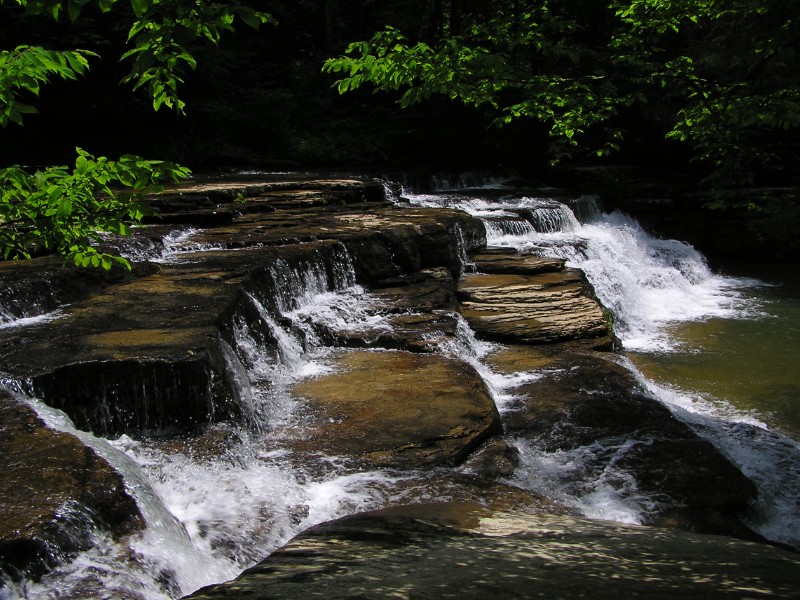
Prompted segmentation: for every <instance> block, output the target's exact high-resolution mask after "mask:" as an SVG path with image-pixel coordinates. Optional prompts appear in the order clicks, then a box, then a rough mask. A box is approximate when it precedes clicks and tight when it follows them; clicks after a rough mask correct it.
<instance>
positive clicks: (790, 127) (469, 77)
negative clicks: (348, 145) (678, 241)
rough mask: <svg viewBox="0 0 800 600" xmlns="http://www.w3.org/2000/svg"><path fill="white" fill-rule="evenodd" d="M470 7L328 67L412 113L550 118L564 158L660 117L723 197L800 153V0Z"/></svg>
mask: <svg viewBox="0 0 800 600" xmlns="http://www.w3.org/2000/svg"><path fill="white" fill-rule="evenodd" d="M470 4H471V3H467V2H466V0H451V1H450V2H444V3H440V5H442V6H443V9H442V10H443V13H444V14H443V18H442V19H440V21H441V23H442V26H441V27H440V34H439V35H438V36H437V37H436V38H435V39H432V40H429V39H424V40H423V39H420V40H416V41H415V40H411V39H409V38H407V37H406V36H405V35H404V34H403V33H401V32H400V31H399V30H397V29H394V28H391V27H389V28H386V29H384V30H382V31H378V32H377V33H375V34H374V35H373V36H372V37H371V39H369V40H367V41H360V42H354V43H351V44H350V45H349V46H348V47H347V49H346V50H345V52H344V53H343V54H342V55H340V56H338V57H335V58H331V59H328V60H327V61H326V62H325V64H324V67H323V70H324V71H326V72H328V73H333V74H336V75H338V76H339V77H340V79H339V80H338V81H337V82H336V83H335V86H336V87H337V89H338V91H339V92H340V93H347V92H351V91H353V90H356V89H359V88H361V87H364V86H367V85H369V86H371V87H372V88H373V89H375V90H376V91H384V92H391V93H398V94H399V103H400V105H401V106H409V105H412V104H415V103H418V102H420V101H422V100H425V99H427V98H429V97H431V96H432V95H443V96H445V97H448V98H450V99H452V100H455V101H459V102H462V103H464V104H466V105H470V106H474V107H478V108H481V109H482V110H487V111H489V112H491V114H493V115H494V120H495V121H494V122H495V123H496V124H498V125H508V124H510V123H514V122H516V121H518V120H519V119H521V118H527V119H535V120H538V121H540V122H542V123H545V124H546V125H547V126H548V128H549V132H550V137H551V152H552V154H553V158H554V160H555V161H558V160H562V159H564V158H569V157H571V156H573V155H575V153H576V152H577V153H580V154H581V155H583V156H586V154H585V153H586V152H588V151H592V152H596V153H597V155H600V156H604V155H607V154H608V153H609V152H610V151H612V150H617V149H619V147H620V143H621V142H622V141H623V140H624V134H625V133H626V132H625V131H624V129H623V128H622V125H623V124H624V123H625V121H626V118H628V117H630V115H631V114H639V115H640V116H642V115H647V116H649V118H657V119H658V120H657V121H656V122H651V123H650V124H649V126H650V127H652V128H654V129H660V130H662V131H663V133H664V134H665V136H666V138H667V139H668V140H671V141H674V142H679V143H682V144H685V145H688V146H689V147H690V149H691V152H692V154H693V159H694V160H695V161H697V162H698V163H700V164H701V165H703V167H704V168H705V169H706V172H707V174H708V177H707V182H708V183H709V184H711V185H713V186H714V187H716V188H718V189H719V188H724V187H726V186H732V185H742V184H746V183H749V182H752V180H753V177H754V176H755V174H756V173H758V172H760V171H764V170H765V169H769V168H780V167H781V165H782V162H783V161H784V160H785V159H786V157H787V156H791V154H792V152H793V151H794V150H796V148H793V147H790V146H791V142H790V140H789V138H788V136H787V133H786V132H790V133H795V134H796V132H797V130H798V128H800V14H799V13H800V11H799V10H798V6H797V3H784V2H780V1H778V0H767V1H765V2H755V1H753V0H724V1H723V0H610V1H609V2H607V3H605V4H602V3H584V2H570V1H568V0H529V1H524V0H513V1H512V0H508V1H497V2H493V3H492V10H493V12H492V14H491V16H489V17H488V18H487V17H486V16H485V15H484V14H483V13H479V12H473V13H470V12H469V11H468V10H466V8H467V7H468V6H469V5H470ZM448 10H449V16H450V18H449V20H448V19H447V18H446V17H447V16H448V14H447V13H448ZM456 10H458V14H457V16H458V19H457V23H458V25H457V26H455V25H453V23H454V18H453V17H454V16H455V15H456ZM448 23H449V25H448Z"/></svg>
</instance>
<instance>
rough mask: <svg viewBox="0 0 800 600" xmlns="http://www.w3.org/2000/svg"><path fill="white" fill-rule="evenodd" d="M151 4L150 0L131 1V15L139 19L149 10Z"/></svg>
mask: <svg viewBox="0 0 800 600" xmlns="http://www.w3.org/2000/svg"><path fill="white" fill-rule="evenodd" d="M151 3H152V0H131V8H133V13H134V14H135V15H136V16H137V17H138V18H140V19H141V18H142V17H143V16H144V15H145V14H146V13H147V11H148V10H150V5H151Z"/></svg>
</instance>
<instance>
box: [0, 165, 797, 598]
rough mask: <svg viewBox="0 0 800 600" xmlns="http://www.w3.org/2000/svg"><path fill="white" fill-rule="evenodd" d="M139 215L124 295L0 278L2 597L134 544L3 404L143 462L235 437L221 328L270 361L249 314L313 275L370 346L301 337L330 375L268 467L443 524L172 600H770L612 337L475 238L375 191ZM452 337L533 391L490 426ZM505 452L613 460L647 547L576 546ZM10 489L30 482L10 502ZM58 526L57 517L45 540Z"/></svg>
mask: <svg viewBox="0 0 800 600" xmlns="http://www.w3.org/2000/svg"><path fill="white" fill-rule="evenodd" d="M152 206H153V207H154V209H156V211H157V212H158V213H159V214H160V218H156V219H153V220H152V222H150V223H148V224H146V225H144V226H142V227H139V228H136V230H135V232H134V234H133V236H132V238H131V239H129V240H126V241H125V242H124V244H125V245H124V247H125V248H128V250H127V251H128V252H133V253H135V255H134V256H132V258H133V263H134V266H133V269H132V271H131V272H129V273H128V272H122V271H121V270H112V272H110V273H107V274H103V273H99V272H96V271H86V270H80V269H75V268H72V267H69V266H62V265H61V264H60V262H59V261H57V260H56V259H54V258H52V257H50V258H47V257H45V258H37V259H34V260H32V261H29V262H24V263H23V262H20V263H11V262H0V290H2V291H1V292H0V301H1V302H2V307H3V314H2V317H3V320H4V321H7V322H6V323H5V324H4V326H3V327H2V328H0V373H2V376H3V379H4V383H5V387H6V388H8V390H10V391H7V392H6V391H4V392H2V394H0V416H1V418H2V421H1V422H0V452H2V454H3V456H4V464H5V465H6V467H5V469H4V470H3V471H2V473H0V524H2V526H1V527H0V570H3V571H4V572H6V573H7V574H10V575H11V576H12V578H16V577H28V578H34V579H35V578H36V577H38V576H40V575H41V574H42V573H44V572H46V571H47V570H48V569H52V568H53V567H55V566H56V565H57V564H59V562H63V561H66V560H70V557H71V556H74V554H75V552H78V551H80V550H81V549H83V546H82V540H84V539H85V538H86V536H85V535H84V536H83V537H82V535H83V534H85V531H83V530H82V528H84V527H85V528H86V529H87V530H88V529H92V528H95V529H96V528H100V529H101V530H105V531H107V532H109V534H110V535H112V536H117V537H122V536H125V535H131V534H133V533H135V532H136V531H138V530H139V529H141V528H142V527H143V522H142V517H141V515H140V514H139V511H138V509H137V507H136V504H135V502H134V501H133V500H132V499H131V498H130V497H129V496H128V495H127V493H126V492H125V490H124V486H122V484H121V477H120V476H119V475H118V474H117V473H116V472H115V471H114V470H113V468H112V467H111V466H110V465H108V464H107V463H106V462H105V461H104V460H103V459H102V458H100V457H98V456H97V455H96V454H95V453H94V452H93V451H92V450H91V449H89V448H87V447H86V446H84V445H83V443H82V442H81V441H80V440H79V439H78V438H77V437H74V436H72V435H70V434H67V433H62V432H57V431H53V430H51V429H49V428H48V427H47V426H46V425H45V423H44V422H43V421H42V420H41V419H40V418H39V417H37V416H36V413H35V412H34V410H33V409H32V408H31V406H30V405H29V403H27V402H26V401H25V397H26V396H33V397H36V398H39V399H40V400H41V401H42V402H44V403H45V404H47V405H49V406H52V407H54V408H57V409H60V410H62V411H64V412H65V413H66V414H67V415H68V416H69V417H70V418H71V419H72V421H73V422H74V424H75V425H76V427H77V428H79V429H82V430H86V431H90V432H93V433H95V434H96V435H101V436H110V437H116V436H119V435H122V434H126V435H128V436H131V437H132V438H148V439H160V440H164V443H165V444H168V443H170V440H186V439H195V438H197V439H201V438H203V436H204V435H206V433H207V432H208V431H209V429H210V428H212V427H213V426H214V424H216V423H226V422H237V423H239V422H245V423H246V422H247V421H248V419H250V418H251V417H252V412H253V406H252V398H249V397H248V394H247V393H246V390H243V387H242V382H241V380H240V379H241V376H240V374H241V372H242V370H243V369H244V367H243V364H242V362H243V361H244V360H245V358H244V357H242V356H239V355H237V353H236V351H235V346H236V332H237V329H240V328H242V327H246V328H247V329H248V330H249V331H250V333H251V335H252V336H253V338H254V339H255V340H256V341H257V342H258V343H259V344H260V347H261V349H262V351H263V352H266V353H276V352H278V340H276V339H275V334H274V332H273V331H272V330H270V328H269V327H267V326H266V325H265V322H264V319H263V315H262V314H261V312H260V311H261V309H263V308H264V307H263V306H260V304H259V303H261V304H262V305H267V309H268V310H272V314H277V313H278V312H280V309H281V307H285V306H287V305H291V303H292V302H293V299H292V298H291V297H290V295H287V294H288V293H289V292H288V290H289V288H290V287H291V286H289V285H288V282H289V280H291V279H292V278H296V277H301V275H298V274H301V273H304V272H307V271H308V270H309V269H313V270H314V272H315V273H316V276H317V277H318V279H319V280H320V281H321V282H322V283H321V285H323V287H324V288H325V290H324V291H335V290H339V289H343V288H346V287H347V286H352V285H353V284H356V283H358V284H360V285H362V286H363V287H364V288H366V289H367V290H368V291H369V292H370V294H371V295H372V296H373V297H374V298H375V299H376V303H375V306H374V307H373V308H372V310H373V311H374V313H375V314H380V315H381V316H382V318H384V319H385V320H386V322H387V323H388V324H390V327H386V328H384V329H381V330H378V331H374V330H369V331H368V330H367V328H366V327H365V329H364V330H363V331H362V330H357V329H356V330H354V329H352V328H349V329H344V328H343V329H337V327H336V326H335V325H333V324H330V323H322V322H320V323H312V325H313V327H315V335H316V336H317V337H318V338H319V340H321V342H322V343H324V344H325V345H327V346H329V347H331V348H332V351H331V361H332V364H333V365H334V366H335V368H334V369H333V370H332V371H331V372H328V373H326V374H323V375H320V376H317V377H313V378H308V379H305V380H302V381H300V382H298V383H296V384H295V385H294V386H293V387H292V389H291V393H292V395H293V397H295V398H297V399H299V400H301V401H302V402H303V405H304V407H305V409H304V410H305V413H304V414H305V417H304V418H305V421H304V423H305V425H306V427H307V430H306V432H307V433H306V434H304V435H303V436H302V439H300V436H297V437H294V438H292V437H291V436H289V438H290V439H289V440H288V441H287V444H288V445H289V446H290V447H291V448H292V449H293V451H295V452H297V453H303V452H308V453H314V452H316V453H325V454H330V455H335V456H338V457H342V458H343V459H346V460H349V461H352V462H353V464H357V465H362V466H366V467H368V468H385V469H392V470H393V472H411V471H413V470H420V469H422V470H425V469H427V470H430V473H431V476H430V479H429V480H428V484H427V485H429V486H430V488H431V490H435V488H436V487H437V486H441V487H442V489H446V490H448V491H449V493H450V494H451V496H453V497H456V498H458V499H460V500H464V501H465V502H461V503H450V504H441V505H427V506H411V507H400V508H394V509H387V510H386V511H383V512H377V513H370V514H367V515H362V516H354V517H351V518H347V519H344V520H341V521H336V522H333V523H330V524H323V525H321V526H318V527H316V528H314V529H312V530H310V531H308V532H307V533H305V534H302V535H301V536H300V537H298V538H297V539H295V540H294V541H293V542H291V543H290V544H289V545H287V546H286V547H284V548H283V549H281V550H279V551H278V552H276V553H275V554H274V555H272V556H270V557H268V558H266V559H265V560H264V562H262V563H261V564H259V565H257V566H256V567H253V568H252V569H250V570H248V571H246V572H245V573H244V574H242V575H241V576H240V577H239V578H238V579H237V580H235V581H233V582H230V583H227V584H222V585H219V586H216V587H214V588H209V589H204V590H201V591H199V592H197V593H196V594H194V595H193V596H191V597H193V598H218V597H219V598H222V597H225V598H273V597H274V598H301V597H303V598H306V597H309V598H315V597H323V596H324V597H326V598H351V597H376V598H377V597H386V598H389V597H419V598H445V597H455V596H456V595H458V597H464V598H471V597H476V598H477V597H479V596H480V597H485V594H487V593H492V594H500V595H501V597H502V596H511V595H514V596H517V597H528V598H538V597H551V598H552V597H557V598H558V597H562V598H563V597H573V596H571V595H570V593H571V592H575V591H576V590H578V589H579V588H580V589H585V587H583V588H581V587H580V586H589V585H592V582H602V583H603V586H601V588H597V587H594V588H593V589H594V590H598V589H601V591H602V593H599V592H598V593H597V594H595V592H592V593H593V595H598V597H611V596H612V595H614V596H617V595H619V594H629V595H633V596H639V595H642V596H643V595H644V594H645V593H646V594H647V595H648V597H659V598H660V597H663V598H667V597H674V596H673V595H674V594H677V593H680V594H684V595H685V594H689V595H695V596H697V597H700V596H702V597H704V598H706V597H717V596H720V597H721V596H723V595H726V596H727V595H730V596H731V597H760V596H765V595H769V596H771V597H789V596H790V592H792V591H793V588H792V585H791V580H792V577H793V576H794V573H796V570H797V567H798V558H797V555H795V554H792V553H789V552H785V551H783V550H780V549H776V548H773V547H771V546H768V545H765V544H758V543H755V542H754V541H753V540H756V541H757V540H758V536H756V535H755V534H753V533H752V532H751V531H750V530H749V529H748V528H747V527H746V525H745V524H744V523H745V521H746V515H747V510H748V506H749V504H750V503H752V502H753V500H754V498H755V496H756V491H755V488H754V486H753V485H752V484H751V483H750V482H749V480H747V478H746V477H745V476H744V475H742V473H741V472H739V470H738V469H736V468H735V467H734V466H733V465H732V464H731V463H730V462H728V460H727V459H726V458H725V457H723V456H722V455H721V454H719V452H718V451H716V450H715V449H714V447H713V446H711V444H709V443H708V442H706V441H704V440H702V439H701V438H699V437H698V436H697V435H696V434H694V433H693V432H692V431H691V429H689V427H687V426H686V425H684V424H682V423H681V422H679V421H677V420H676V419H675V418H674V417H673V416H672V415H671V414H670V413H669V411H667V410H666V409H665V408H664V407H663V406H661V405H660V404H658V403H657V402H656V401H654V400H653V399H651V398H649V397H647V396H646V395H644V394H642V393H641V391H640V390H639V389H638V386H637V384H636V382H635V381H634V380H633V378H632V377H631V376H630V374H628V373H627V372H626V371H625V370H624V369H622V368H621V367H619V366H618V365H617V364H616V363H615V362H614V361H613V360H611V358H613V353H614V350H615V348H616V347H617V346H618V342H617V341H616V339H615V337H614V335H613V330H612V326H611V320H610V318H609V316H608V314H607V312H606V311H605V310H604V308H603V307H602V306H601V305H600V303H599V302H598V301H597V299H596V298H595V296H594V293H593V291H592V289H591V286H590V285H589V283H588V282H587V281H586V279H585V278H584V277H583V274H582V273H580V272H579V271H576V270H574V269H568V268H565V266H564V263H563V261H560V260H556V259H546V258H536V257H531V256H521V255H517V254H515V253H513V252H507V251H500V250H496V249H487V248H486V235H485V230H484V226H483V224H482V222H481V221H480V220H478V219H476V218H473V217H471V216H470V215H468V214H466V213H463V212H459V211H455V210H448V209H437V210H431V209H423V208H417V207H413V206H410V205H403V204H402V203H401V202H397V203H392V202H389V201H388V200H387V199H386V197H385V191H384V185H383V183H382V182H380V181H377V180H369V179H349V178H312V177H290V176H282V177H272V178H263V179H261V180H248V181H225V180H216V181H215V180H210V181H207V182H195V183H192V184H188V185H184V186H179V187H176V188H174V189H171V190H170V191H169V192H168V193H165V194H163V195H161V196H159V197H158V198H154V199H153V200H152ZM108 243H109V246H110V248H112V249H114V248H117V247H120V248H121V247H123V246H122V245H120V246H117V244H122V242H118V241H116V240H109V241H108ZM467 264H469V265H474V267H473V269H472V270H473V272H470V273H466V274H465V273H464V269H465V266H466V265H467ZM254 298H256V299H258V301H259V302H254V300H253V299H254ZM54 311H55V312H54ZM462 318H463V319H464V320H465V321H466V322H467V323H468V324H469V325H470V326H471V328H472V330H473V331H474V332H475V333H476V335H477V336H479V337H480V338H483V339H486V340H493V341H498V342H502V343H503V344H506V345H505V346H503V347H502V349H501V350H499V351H497V352H495V353H494V354H492V355H491V356H489V357H488V358H487V359H486V360H487V364H489V365H490V366H491V368H492V369H493V370H494V371H495V372H497V373H501V374H504V373H505V374H512V373H515V372H519V371H526V372H527V371H533V370H537V369H538V370H541V372H542V373H544V374H545V376H542V377H540V378H534V379H533V380H531V381H529V382H528V383H525V385H523V386H521V387H520V388H519V389H517V390H515V392H516V394H515V400H514V402H515V403H516V405H515V406H514V407H513V410H511V411H510V412H508V414H506V415H504V417H503V420H502V422H501V416H500V414H499V413H498V409H497V407H496V406H495V403H494V401H493V398H492V394H491V391H490V390H489V389H488V388H487V385H486V384H485V383H484V381H483V379H482V378H481V377H480V375H479V374H478V372H477V371H476V369H475V367H474V366H472V364H470V363H469V362H466V361H464V360H461V359H458V358H456V357H454V356H453V355H452V354H448V353H447V352H446V351H445V349H446V348H447V347H448V345H449V344H453V343H455V342H456V341H457V339H458V336H459V331H460V328H462V327H463V321H462ZM14 319H23V320H29V321H30V322H29V323H27V321H17V323H16V324H15V323H14ZM312 320H313V319H312ZM23 323H26V324H24V325H23ZM587 390H591V391H587ZM522 434H524V435H526V436H529V437H531V436H532V437H534V438H535V439H537V440H538V443H540V444H541V445H542V447H544V448H554V449H555V448H561V449H569V448H580V447H588V446H591V445H592V444H595V443H597V442H599V441H601V440H602V441H605V442H608V441H609V440H614V439H623V438H625V439H629V438H631V436H634V438H635V439H637V440H639V441H640V443H637V444H635V448H633V449H632V451H631V452H630V453H629V454H627V455H626V456H625V461H627V463H628V464H627V465H626V468H627V469H628V470H629V471H630V472H632V473H634V474H635V475H636V476H637V478H638V481H639V482H640V485H641V487H642V489H644V490H647V491H651V492H654V493H659V494H660V495H661V496H662V497H663V498H664V502H663V509H662V510H661V511H660V512H658V513H657V514H656V516H654V517H653V523H652V524H653V525H661V526H664V527H659V528H635V527H623V526H618V525H612V524H607V523H600V522H588V521H585V520H581V519H578V518H576V517H574V516H572V515H571V514H570V513H571V511H570V510H569V509H567V508H566V507H562V506H558V503H557V502H553V501H552V500H548V499H546V498H543V497H542V496H540V495H537V494H536V493H534V492H531V491H527V490H525V489H523V488H521V487H519V486H517V485H515V483H514V473H515V470H516V469H517V468H518V466H519V464H518V462H519V457H518V456H517V455H516V454H515V452H514V450H513V447H512V444H511V443H510V442H511V440H512V439H513V438H514V436H517V435H522ZM21 448H26V449H27V450H25V451H23V450H21ZM210 451H213V448H211V449H210ZM54 452H55V453H57V455H58V460H57V462H53V453H54ZM22 455H24V459H23V458H21V456H22ZM12 458H13V460H12ZM603 460H604V459H603V457H598V462H597V465H595V467H596V468H597V469H602V467H603V463H602V461H603ZM595 467H592V468H595ZM54 470H57V471H58V475H57V476H56V474H54ZM29 473H40V474H41V477H39V478H38V479H37V484H36V485H37V486H38V487H36V489H35V490H34V489H32V490H31V491H30V492H25V493H23V492H22V491H20V490H22V487H20V486H22V483H21V482H23V481H25V478H26V477H27V475H26V474H29ZM25 489H27V488H25ZM65 506H74V507H79V510H78V514H79V515H80V518H77V517H76V518H73V519H72V521H70V527H71V529H69V535H66V534H64V533H63V530H64V527H61V529H59V527H60V526H61V525H60V524H63V522H64V520H65V519H66V518H67V517H65V516H64V507H65ZM81 511H82V512H81ZM676 528H677V529H676ZM687 530H688V531H692V532H694V533H688V532H687ZM702 533H714V534H724V535H726V536H734V537H736V538H743V539H744V540H751V541H742V540H741V539H739V540H737V539H734V538H733V537H724V538H719V537H709V536H704V535H701V534H702ZM682 552H686V553H687V554H686V555H685V556H683V555H682V554H681V553H682ZM681 556H683V558H681ZM712 558H713V561H712ZM684 559H685V560H684ZM620 561H621V562H620ZM682 561H683V562H682ZM606 584H608V585H606ZM0 592H1V590H0Z"/></svg>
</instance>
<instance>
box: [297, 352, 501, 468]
mask: <svg viewBox="0 0 800 600" xmlns="http://www.w3.org/2000/svg"><path fill="white" fill-rule="evenodd" d="M335 366H336V369H335V372H334V373H332V374H330V375H323V376H322V377H319V378H316V379H311V380H308V381H305V382H302V383H300V384H298V385H297V386H295V388H294V394H295V395H297V396H299V397H301V398H304V399H305V400H307V401H308V402H309V404H310V410H311V411H312V412H313V413H315V414H316V417H317V418H316V419H315V421H316V422H315V423H312V424H311V425H310V427H309V428H308V430H307V434H306V435H307V440H308V442H307V443H308V444H309V446H310V448H308V450H315V451H321V452H323V453H325V454H328V455H332V456H345V457H354V458H356V459H358V460H360V461H363V462H365V463H368V464H370V465H372V466H377V467H394V468H426V467H430V466H435V465H443V464H449V465H454V464H458V463H460V462H461V461H462V460H463V459H464V458H465V457H466V456H467V455H468V454H469V453H470V452H471V451H472V450H474V449H475V448H477V447H478V445H479V444H480V443H481V442H482V441H483V440H485V439H486V438H488V437H489V436H491V435H492V434H496V433H499V432H500V431H501V429H502V427H501V424H500V416H499V415H498V413H497V409H496V407H495V405H494V402H493V400H492V398H491V396H490V395H489V391H488V390H487V389H486V386H485V384H484V383H483V380H482V379H481V378H480V376H479V375H478V374H477V373H476V372H475V371H474V370H473V369H472V368H471V367H470V366H469V365H467V364H465V363H463V362H460V361H456V360H452V359H448V358H444V357H442V356H438V355H429V354H426V355H420V354H410V353H407V352H397V351H387V352H346V353H344V354H342V355H341V356H340V357H339V359H338V360H337V361H336V364H335Z"/></svg>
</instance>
